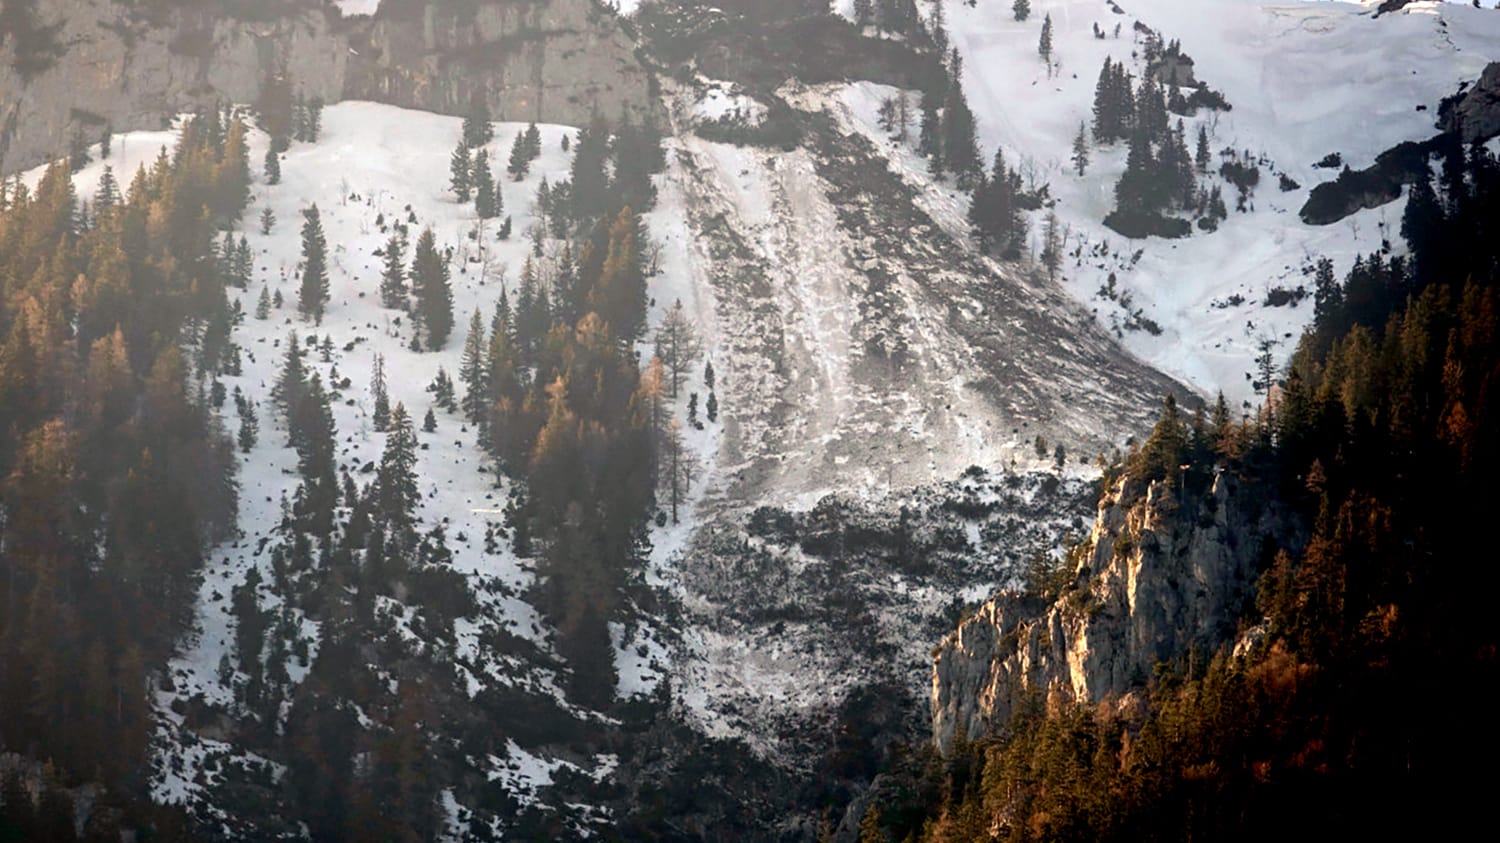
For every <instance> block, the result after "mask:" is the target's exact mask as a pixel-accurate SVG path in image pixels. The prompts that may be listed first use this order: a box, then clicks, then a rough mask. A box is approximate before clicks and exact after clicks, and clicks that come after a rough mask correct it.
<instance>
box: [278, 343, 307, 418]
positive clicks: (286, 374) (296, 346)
mask: <svg viewBox="0 0 1500 843" xmlns="http://www.w3.org/2000/svg"><path fill="white" fill-rule="evenodd" d="M305 379H306V373H305V367H304V366H303V363H302V343H301V342H299V341H298V339H297V332H296V331H292V333H291V335H290V336H288V337H287V346H286V358H285V361H284V362H283V363H282V365H281V375H280V377H278V378H277V380H276V385H275V386H273V387H272V388H271V401H272V402H274V403H275V405H276V408H277V409H279V410H280V411H281V412H282V414H283V415H287V416H289V415H290V414H291V411H292V408H293V407H295V406H296V405H297V402H298V401H300V400H301V398H302V386H303V381H304V380H305Z"/></svg>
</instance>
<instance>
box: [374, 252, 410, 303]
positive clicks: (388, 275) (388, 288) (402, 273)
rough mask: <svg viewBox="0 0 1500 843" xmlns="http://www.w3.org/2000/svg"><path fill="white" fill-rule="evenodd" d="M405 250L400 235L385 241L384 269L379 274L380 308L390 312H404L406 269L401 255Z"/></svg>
mask: <svg viewBox="0 0 1500 843" xmlns="http://www.w3.org/2000/svg"><path fill="white" fill-rule="evenodd" d="M405 249H406V243H405V242H404V241H403V240H402V239H401V235H399V234H392V235H391V237H390V239H389V240H387V241H385V254H384V255H383V260H384V261H385V268H384V269H383V270H382V271H381V273H380V306H381V307H388V308H390V309H392V310H405V309H406V307H407V299H406V268H405V261H404V257H403V255H402V252H404V251H405Z"/></svg>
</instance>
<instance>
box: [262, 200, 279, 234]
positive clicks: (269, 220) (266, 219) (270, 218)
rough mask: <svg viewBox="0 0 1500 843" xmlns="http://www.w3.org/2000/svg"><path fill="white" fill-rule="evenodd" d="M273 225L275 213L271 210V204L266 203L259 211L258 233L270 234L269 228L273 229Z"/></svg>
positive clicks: (274, 224)
mask: <svg viewBox="0 0 1500 843" xmlns="http://www.w3.org/2000/svg"><path fill="white" fill-rule="evenodd" d="M275 227H276V213H275V212H274V211H272V210H271V206H270V205H267V206H266V207H264V208H262V209H261V211H260V233H261V234H270V233H271V230H272V229H274V228H275Z"/></svg>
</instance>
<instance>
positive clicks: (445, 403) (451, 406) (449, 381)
mask: <svg viewBox="0 0 1500 843" xmlns="http://www.w3.org/2000/svg"><path fill="white" fill-rule="evenodd" d="M428 391H429V392H431V393H432V398H433V400H434V401H436V402H437V405H438V406H439V407H442V408H443V409H444V410H447V411H448V412H450V413H451V412H453V411H454V410H456V409H458V405H457V403H455V402H454V396H453V378H451V377H449V376H448V370H447V369H444V368H443V367H442V366H439V367H438V371H437V375H436V376H435V377H433V379H432V384H431V386H429V387H428Z"/></svg>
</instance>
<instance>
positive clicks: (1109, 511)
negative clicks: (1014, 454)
mask: <svg viewBox="0 0 1500 843" xmlns="http://www.w3.org/2000/svg"><path fill="white" fill-rule="evenodd" d="M1133 485H1134V486H1136V488H1132V486H1133ZM1178 495H1179V490H1178V489H1177V488H1175V487H1172V486H1170V485H1168V484H1165V483H1153V484H1151V485H1150V486H1149V488H1147V489H1145V490H1144V494H1142V490H1140V489H1139V488H1138V484H1133V483H1130V482H1124V481H1122V482H1121V483H1119V484H1117V485H1116V486H1115V488H1114V489H1112V490H1111V491H1109V492H1108V493H1107V494H1106V495H1105V496H1104V498H1103V499H1102V501H1101V503H1100V507H1099V512H1098V517H1097V518H1096V520H1095V523H1094V528H1093V531H1092V532H1091V533H1090V535H1089V537H1088V539H1087V540H1086V541H1085V542H1084V544H1083V546H1082V548H1081V551H1080V552H1079V553H1078V554H1077V555H1076V556H1074V557H1072V558H1074V559H1076V563H1077V568H1076V570H1075V572H1074V573H1075V580H1074V582H1073V584H1072V585H1071V586H1069V587H1068V588H1066V589H1064V590H1063V594H1062V595H1061V596H1060V597H1059V598H1058V599H1056V600H1055V601H1054V602H1052V603H1050V604H1044V603H1043V602H1042V601H1040V600H1037V599H1034V598H1028V597H1026V596H1024V595H1020V594H1016V593H1011V592H1006V593H1001V594H1000V595H998V596H996V597H995V598H993V599H991V600H990V601H989V602H987V603H985V604H984V605H983V606H981V607H980V608H979V610H978V611H976V612H975V613H974V615H973V616H971V617H969V618H968V619H966V620H965V621H964V622H963V623H962V624H961V625H960V626H959V628H958V630H957V631H956V632H954V633H952V634H950V635H949V636H948V637H947V639H945V640H944V641H943V642H942V644H941V645H939V647H938V649H937V651H936V655H935V658H934V660H933V668H932V731H933V738H934V740H935V741H936V742H937V744H938V746H939V748H941V749H943V750H944V751H946V750H947V749H948V748H949V747H950V746H951V744H952V742H953V739H954V736H955V735H956V734H957V733H958V732H959V730H962V731H963V732H964V733H965V734H966V735H967V736H968V737H969V738H977V737H980V736H983V735H986V734H991V733H992V732H993V731H994V730H995V729H998V728H1000V727H1002V726H1003V725H1004V724H1005V723H1006V721H1007V720H1008V719H1009V717H1010V715H1011V712H1012V710H1013V708H1014V706H1015V704H1016V702H1017V701H1018V699H1019V695H1020V694H1022V693H1027V692H1038V693H1042V694H1045V695H1047V696H1049V697H1052V698H1057V697H1061V698H1062V699H1071V700H1077V701H1083V702H1099V701H1102V700H1105V699H1107V698H1110V697H1117V696H1120V695H1123V694H1126V693H1127V692H1129V691H1130V690H1131V689H1133V688H1136V687H1139V686H1141V685H1143V684H1144V683H1145V681H1146V680H1147V678H1148V677H1150V676H1151V674H1152V672H1153V670H1154V669H1155V667H1156V665H1157V664H1158V663H1160V662H1163V661H1169V660H1172V659H1175V658H1178V657H1180V656H1182V655H1184V654H1185V653H1188V652H1189V651H1191V650H1192V649H1193V648H1195V647H1196V648H1199V650H1201V651H1202V652H1204V653H1205V654H1206V653H1210V652H1212V651H1213V650H1215V649H1217V648H1218V647H1219V646H1221V645H1222V644H1224V643H1225V642H1226V641H1229V640H1231V639H1232V638H1233V637H1234V635H1235V633H1236V631H1237V629H1238V627H1239V625H1240V623H1241V621H1242V619H1243V618H1244V617H1245V614H1246V611H1247V609H1248V603H1249V601H1250V600H1251V598H1252V596H1253V590H1254V585H1255V581H1256V578H1257V576H1258V574H1259V567H1260V561H1261V558H1262V554H1263V552H1264V549H1265V547H1266V545H1265V542H1267V541H1270V542H1273V543H1275V544H1276V545H1278V546H1281V545H1288V544H1292V543H1294V542H1295V536H1294V535H1293V530H1292V529H1291V527H1290V526H1289V523H1288V521H1287V520H1286V519H1285V518H1283V517H1282V516H1281V515H1280V514H1279V509H1278V507H1277V506H1275V505H1274V504H1272V503H1269V502H1268V496H1267V495H1266V494H1265V493H1264V492H1263V490H1261V489H1258V488H1253V487H1247V486H1246V485H1245V484H1244V483H1243V481H1242V480H1241V479H1239V478H1237V477H1235V476H1234V475H1232V474H1229V473H1227V472H1221V473H1219V474H1218V475H1217V476H1216V477H1215V478H1214V479H1213V481H1212V483H1211V484H1210V485H1209V487H1208V489H1207V490H1206V491H1204V492H1203V493H1202V494H1201V495H1198V496H1195V495H1192V494H1191V490H1189V494H1188V496H1187V498H1188V499H1187V500H1186V501H1185V502H1181V501H1179V500H1178ZM1129 501H1133V502H1131V503H1127V502H1129Z"/></svg>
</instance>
